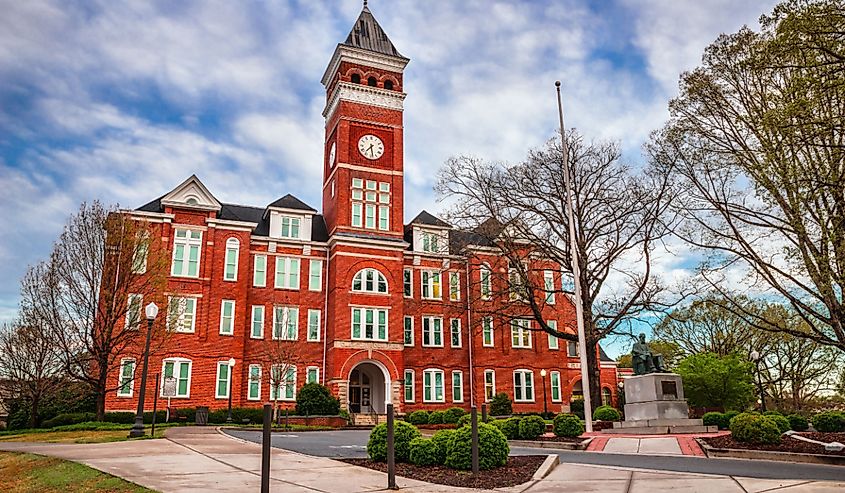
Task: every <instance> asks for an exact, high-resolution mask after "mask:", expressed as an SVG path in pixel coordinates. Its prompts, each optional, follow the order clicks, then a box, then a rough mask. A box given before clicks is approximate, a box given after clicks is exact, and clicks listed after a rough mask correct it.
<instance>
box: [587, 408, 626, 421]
mask: <svg viewBox="0 0 845 493" xmlns="http://www.w3.org/2000/svg"><path fill="white" fill-rule="evenodd" d="M593 419H596V420H599V421H620V420H621V419H622V413H620V412H619V410H618V409H616V408H615V407H613V406H599V407H597V408H596V410H595V411H593Z"/></svg>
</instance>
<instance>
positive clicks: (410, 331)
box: [405, 317, 414, 346]
mask: <svg viewBox="0 0 845 493" xmlns="http://www.w3.org/2000/svg"><path fill="white" fill-rule="evenodd" d="M405 345H406V346H413V345H414V317H405Z"/></svg>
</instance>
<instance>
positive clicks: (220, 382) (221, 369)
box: [214, 361, 232, 399]
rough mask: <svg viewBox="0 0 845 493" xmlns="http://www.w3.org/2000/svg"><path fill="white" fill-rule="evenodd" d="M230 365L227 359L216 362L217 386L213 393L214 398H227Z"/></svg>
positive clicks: (230, 373)
mask: <svg viewBox="0 0 845 493" xmlns="http://www.w3.org/2000/svg"><path fill="white" fill-rule="evenodd" d="M231 377H232V367H230V366H229V362H228V361H218V362H217V388H216V390H215V393H214V397H215V398H216V399H228V398H229V384H230V383H231V381H232V378H231Z"/></svg>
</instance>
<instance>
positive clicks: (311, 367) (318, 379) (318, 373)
mask: <svg viewBox="0 0 845 493" xmlns="http://www.w3.org/2000/svg"><path fill="white" fill-rule="evenodd" d="M311 370H314V371H316V372H317V376H316V377H315V378H314V381H313V382H312V381H309V380H308V374H309V373H310V372H311ZM305 383H307V384H308V383H320V367H319V366H313V365H312V366H308V367H306V368H305Z"/></svg>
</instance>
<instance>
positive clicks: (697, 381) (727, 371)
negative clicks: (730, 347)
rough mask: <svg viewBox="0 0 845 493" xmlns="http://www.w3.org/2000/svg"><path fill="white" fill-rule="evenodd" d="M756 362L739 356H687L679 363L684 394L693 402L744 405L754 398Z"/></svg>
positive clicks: (739, 407)
mask: <svg viewBox="0 0 845 493" xmlns="http://www.w3.org/2000/svg"><path fill="white" fill-rule="evenodd" d="M752 369H753V365H752V364H751V363H750V362H748V361H746V360H743V359H741V358H739V357H737V356H734V355H730V356H724V357H719V356H718V355H715V354H713V353H700V354H694V355H692V356H687V357H686V358H684V359H683V360H681V362H680V363H679V364H678V367H677V369H676V371H677V373H678V374H679V375H681V378H683V381H684V395H685V396H686V398H687V400H688V401H689V403H690V404H691V405H692V406H696V407H721V408H724V409H745V408H746V407H747V406H748V404H749V403H750V402H751V400H752V399H753V398H754V383H753V377H752V373H751V372H752Z"/></svg>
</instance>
